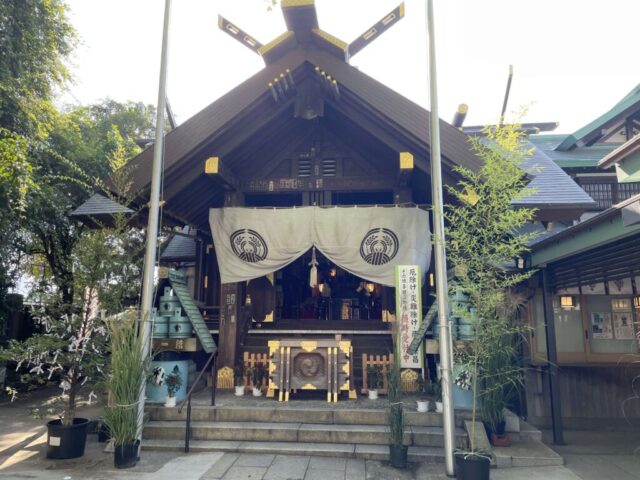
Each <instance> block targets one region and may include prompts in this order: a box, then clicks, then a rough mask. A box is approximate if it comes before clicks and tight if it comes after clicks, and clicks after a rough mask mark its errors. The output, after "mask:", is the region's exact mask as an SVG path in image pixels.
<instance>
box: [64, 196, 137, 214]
mask: <svg viewBox="0 0 640 480" xmlns="http://www.w3.org/2000/svg"><path fill="white" fill-rule="evenodd" d="M118 213H133V210H131V209H130V208H127V207H125V206H124V205H120V204H119V203H116V202H114V201H113V200H111V199H110V198H107V197H105V196H104V195H101V194H99V193H94V194H93V195H92V196H91V198H89V199H88V200H87V201H86V202H84V203H83V204H82V205H80V206H79V207H78V208H76V209H75V210H74V211H73V212H71V214H70V215H71V216H72V217H100V216H105V215H115V214H118Z"/></svg>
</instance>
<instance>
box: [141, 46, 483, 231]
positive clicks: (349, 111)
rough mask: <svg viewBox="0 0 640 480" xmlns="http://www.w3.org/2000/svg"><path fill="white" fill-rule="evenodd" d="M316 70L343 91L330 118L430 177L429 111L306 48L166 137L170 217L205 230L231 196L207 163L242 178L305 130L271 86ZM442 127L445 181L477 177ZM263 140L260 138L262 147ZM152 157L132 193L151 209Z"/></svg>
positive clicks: (475, 165)
mask: <svg viewBox="0 0 640 480" xmlns="http://www.w3.org/2000/svg"><path fill="white" fill-rule="evenodd" d="M316 66H319V67H321V68H322V69H323V70H326V72H327V73H328V74H331V76H332V77H333V78H335V79H336V81H337V82H338V86H339V88H340V98H339V99H331V98H327V99H326V100H325V101H326V104H327V108H328V115H332V114H335V115H340V116H342V117H343V118H346V119H348V120H349V121H350V122H352V125H351V127H352V128H353V129H354V130H358V131H361V132H364V133H366V134H369V135H370V137H371V138H373V139H377V141H380V142H382V144H384V145H386V146H387V147H388V148H389V149H390V150H391V151H395V152H400V151H405V150H409V151H412V152H413V153H414V154H415V155H416V168H418V169H420V170H423V171H425V172H427V173H428V172H429V162H428V158H429V151H430V148H429V144H428V142H427V140H428V138H429V112H428V111H426V110H424V109H423V108H421V107H419V106H418V105H416V104H415V103H413V102H411V101H409V100H407V99H406V98H404V97H402V96H401V95H399V94H398V93H396V92H394V91H393V90H391V89H389V88H388V87H386V86H384V85H382V84H381V83H379V82H377V81H376V80H374V79H372V78H370V77H368V76H367V75H365V74H364V73H362V72H359V71H358V70H357V69H355V68H353V67H351V66H350V65H348V64H347V63H345V62H344V61H341V60H339V59H338V58H336V57H334V56H333V55H331V54H330V53H327V52H324V51H320V50H318V49H316V48H314V47H309V48H307V49H302V48H300V49H296V50H294V51H292V52H290V53H288V54H287V55H285V56H284V57H282V58H281V59H280V60H278V61H277V62H275V63H273V64H270V65H268V66H267V67H265V69H263V70H262V71H260V72H258V73H257V74H255V75H254V76H252V77H251V78H249V79H248V80H247V81H245V82H243V83H242V84H240V85H239V86H237V87H236V88H234V89H233V90H231V91H230V92H228V93H227V94H226V95H224V96H223V97H221V98H219V99H218V100H216V101H215V102H213V103H212V104H211V105H209V106H208V107H207V108H205V109H204V110H202V111H201V112H199V113H198V114H196V115H194V116H193V117H192V118H190V119H189V120H187V121H186V122H185V123H183V124H182V125H180V126H179V127H178V128H176V129H175V130H173V131H172V132H170V133H169V134H167V135H166V137H165V171H164V190H163V199H164V200H165V202H166V204H165V206H164V209H165V212H166V213H167V214H169V215H171V216H173V217H174V218H178V219H184V220H185V223H187V224H195V225H198V226H199V227H202V226H203V225H201V223H202V222H203V219H206V218H207V212H208V209H209V208H210V207H212V206H220V205H222V204H223V201H224V190H223V189H222V188H221V187H220V185H216V184H215V183H214V182H212V181H211V179H210V178H207V176H206V175H205V174H204V162H205V161H206V159H207V157H208V156H211V155H215V156H220V158H221V159H222V160H221V161H222V162H227V163H226V164H225V167H226V168H227V171H229V172H231V173H232V174H233V175H234V176H236V177H238V176H239V175H238V173H239V172H241V171H242V170H244V169H246V168H249V167H255V165H252V163H251V162H252V160H253V158H254V155H252V152H255V151H256V150H255V149H256V145H255V144H252V142H254V141H256V142H258V141H260V142H263V145H262V146H261V147H260V148H261V150H258V151H262V152H264V151H265V148H268V147H267V145H269V143H268V139H269V138H273V137H274V136H279V134H280V135H288V134H289V133H290V132H288V131H287V128H290V127H291V128H293V127H292V125H294V124H295V123H296V122H297V124H298V125H300V122H301V120H299V119H293V106H292V105H293V100H292V99H289V100H287V101H285V102H279V103H276V102H275V101H274V99H273V97H272V95H271V93H270V91H269V88H268V86H267V85H268V83H269V81H271V80H272V79H273V78H274V77H276V76H277V75H279V74H280V73H281V72H283V71H285V69H287V68H288V69H290V70H291V72H292V74H293V76H294V78H295V79H296V82H299V81H301V80H302V79H303V78H305V76H309V75H314V68H315V67H316ZM289 119H290V120H291V122H290V121H289ZM302 122H304V121H302ZM440 126H441V141H442V157H443V165H444V169H443V174H444V178H445V181H447V180H449V181H452V179H453V178H454V177H455V175H454V174H453V172H452V170H453V168H454V167H455V166H456V165H463V166H465V167H468V168H470V169H471V170H474V171H477V170H478V169H479V168H480V166H481V161H480V160H479V159H478V158H477V157H476V156H475V155H474V154H473V153H472V151H471V150H470V147H469V144H468V141H467V136H466V135H465V134H464V133H462V132H460V131H459V130H458V129H456V128H454V127H452V126H451V125H449V124H448V123H446V122H444V121H442V120H441V124H440ZM260 132H269V133H260ZM256 135H261V138H262V140H260V139H258V138H257V137H256ZM289 138H291V137H289ZM153 150H154V147H153V146H150V147H149V148H147V149H146V150H145V151H144V152H142V153H141V154H140V155H138V156H137V157H135V158H134V159H133V160H132V161H131V162H132V165H133V166H134V168H135V170H134V174H133V183H134V185H133V188H134V189H135V190H136V191H140V192H142V194H141V196H140V197H139V199H140V200H139V204H144V203H146V200H144V198H145V196H146V195H147V194H148V189H149V182H150V172H151V163H152V159H153ZM186 198H188V199H189V200H188V202H187V201H185V199H186ZM205 223H206V220H205Z"/></svg>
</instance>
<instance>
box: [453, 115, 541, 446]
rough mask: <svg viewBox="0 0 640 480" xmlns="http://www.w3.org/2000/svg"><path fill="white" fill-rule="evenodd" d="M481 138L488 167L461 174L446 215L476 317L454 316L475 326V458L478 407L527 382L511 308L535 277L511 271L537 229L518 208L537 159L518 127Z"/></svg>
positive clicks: (477, 142) (457, 267) (478, 143)
mask: <svg viewBox="0 0 640 480" xmlns="http://www.w3.org/2000/svg"><path fill="white" fill-rule="evenodd" d="M483 133H484V136H483V137H474V138H472V139H471V147H472V149H473V151H474V152H475V154H476V155H477V156H478V157H479V158H481V159H482V160H483V166H482V167H481V169H480V170H479V171H477V172H474V171H471V170H470V169H468V168H465V167H457V168H456V170H457V173H458V174H460V176H461V177H462V180H461V181H460V182H459V183H458V185H457V186H455V187H449V188H448V191H449V193H450V194H451V195H452V197H453V198H454V199H455V203H454V204H450V205H447V206H446V209H445V218H446V220H447V257H448V262H449V264H450V267H452V268H453V270H454V272H455V279H454V280H453V282H452V284H451V288H452V289H456V290H458V291H459V292H460V293H462V294H463V295H465V296H466V297H467V299H468V304H467V307H468V308H469V309H470V310H468V311H459V312H456V311H454V312H453V313H454V315H456V316H466V317H467V318H469V319H470V321H471V325H472V341H471V342H470V344H469V346H468V347H467V350H466V354H467V355H466V358H467V360H466V363H465V365H463V368H464V369H465V370H467V371H468V372H469V374H470V376H471V386H472V391H473V404H472V425H473V427H472V428H473V430H472V432H470V433H471V435H470V437H471V438H470V440H471V444H470V450H469V452H466V453H467V454H469V455H482V453H483V452H480V451H479V450H478V446H477V445H476V438H477V437H476V432H475V425H476V419H477V418H478V410H479V404H478V399H479V398H480V401H482V397H483V396H485V398H487V402H486V403H485V406H486V407H489V406H490V405H493V406H496V405H497V406H499V405H498V403H497V402H495V401H492V402H489V400H490V398H489V397H490V396H491V397H494V400H495V397H500V398H503V395H504V388H505V387H508V386H514V385H517V384H519V382H521V378H522V369H521V367H520V366H519V365H517V364H516V363H514V362H513V361H512V358H513V356H514V355H513V353H514V348H515V347H514V345H516V343H517V341H518V340H517V339H518V337H520V336H521V335H522V334H523V333H524V326H523V325H522V324H521V323H519V322H518V320H517V316H516V315H514V311H513V310H510V309H509V304H510V297H511V295H512V294H513V292H514V291H515V289H516V288H517V286H518V285H519V284H521V283H522V282H524V281H526V280H527V279H528V278H529V277H530V276H531V275H532V274H533V272H532V271H524V270H513V269H510V268H508V267H509V265H513V264H514V259H515V258H517V257H519V256H522V255H523V254H524V253H525V252H526V251H527V245H528V242H529V241H531V240H532V238H533V236H534V234H532V233H520V232H521V231H522V230H521V229H522V227H525V226H526V225H527V224H529V223H531V222H533V220H534V215H535V211H534V210H533V209H529V208H519V207H518V208H515V207H514V204H515V203H517V202H518V200H519V199H520V198H523V197H525V196H528V195H531V194H532V193H533V191H532V190H531V189H528V188H526V183H527V179H526V176H525V172H524V171H523V170H522V169H521V168H520V167H521V164H522V162H523V160H524V159H525V158H526V157H527V156H528V155H530V153H531V151H530V150H529V149H528V147H527V145H526V143H525V141H524V138H523V135H524V134H523V133H522V131H521V130H520V129H519V128H518V126H517V125H506V126H501V127H492V128H488V129H485V131H484V132H483ZM471 309H473V310H471ZM454 310H455V308H454ZM470 311H472V312H473V314H472V315H470ZM493 412H495V410H494V411H493Z"/></svg>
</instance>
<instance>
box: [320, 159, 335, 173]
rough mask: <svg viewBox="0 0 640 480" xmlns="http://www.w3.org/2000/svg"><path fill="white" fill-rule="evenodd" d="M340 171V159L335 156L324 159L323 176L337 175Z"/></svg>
mask: <svg viewBox="0 0 640 480" xmlns="http://www.w3.org/2000/svg"><path fill="white" fill-rule="evenodd" d="M337 173H338V161H337V160H336V159H335V158H323V159H322V176H323V177H335V176H336V175H337Z"/></svg>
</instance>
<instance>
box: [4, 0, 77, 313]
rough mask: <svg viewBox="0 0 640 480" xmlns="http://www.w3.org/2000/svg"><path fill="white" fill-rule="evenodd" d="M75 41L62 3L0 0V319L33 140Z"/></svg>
mask: <svg viewBox="0 0 640 480" xmlns="http://www.w3.org/2000/svg"><path fill="white" fill-rule="evenodd" d="M75 41H76V34H75V31H74V29H73V27H72V26H71V24H70V23H69V21H68V19H67V7H66V5H65V4H64V2H63V1H61V0H5V1H3V2H0V320H1V319H2V317H3V316H4V313H5V307H6V305H5V302H4V299H5V295H6V293H7V291H8V289H9V288H10V287H11V286H12V285H14V284H15V281H16V278H17V272H18V268H17V266H18V263H19V262H18V260H19V255H18V252H17V250H16V248H15V244H16V234H17V231H18V230H19V227H20V225H19V222H20V220H21V219H23V218H25V207H26V205H27V204H28V199H27V194H28V192H30V191H31V190H34V189H35V188H37V181H36V180H35V178H34V176H35V174H36V172H37V169H36V167H35V166H34V164H33V163H32V153H33V151H34V148H35V147H34V144H36V143H38V142H42V141H44V140H46V138H47V136H48V133H49V131H50V128H51V122H52V119H53V118H54V117H55V108H54V106H53V103H52V99H53V96H54V92H55V91H56V89H60V88H63V87H64V85H65V82H66V81H67V80H68V79H69V71H68V69H67V67H66V62H67V59H68V57H69V55H70V54H71V52H72V50H73V48H74V45H75ZM0 323H1V322H0Z"/></svg>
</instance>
